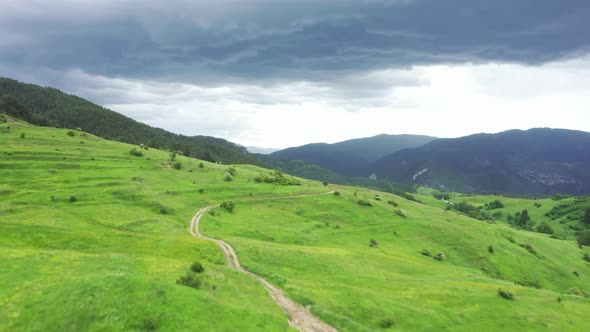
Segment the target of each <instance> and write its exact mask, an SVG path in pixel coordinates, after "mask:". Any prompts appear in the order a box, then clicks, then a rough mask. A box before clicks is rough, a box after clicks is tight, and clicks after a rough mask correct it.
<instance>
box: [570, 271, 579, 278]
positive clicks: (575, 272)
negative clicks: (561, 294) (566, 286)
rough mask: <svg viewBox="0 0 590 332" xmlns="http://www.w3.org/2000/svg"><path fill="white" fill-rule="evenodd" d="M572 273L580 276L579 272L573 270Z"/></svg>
mask: <svg viewBox="0 0 590 332" xmlns="http://www.w3.org/2000/svg"><path fill="white" fill-rule="evenodd" d="M572 274H573V275H575V276H576V277H580V274H579V273H578V271H574V272H572Z"/></svg>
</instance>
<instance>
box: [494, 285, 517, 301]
mask: <svg viewBox="0 0 590 332" xmlns="http://www.w3.org/2000/svg"><path fill="white" fill-rule="evenodd" d="M498 295H500V296H501V297H503V298H505V299H506V300H513V299H514V295H513V294H512V293H511V292H508V291H505V290H503V289H501V288H500V289H498Z"/></svg>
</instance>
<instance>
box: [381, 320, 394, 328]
mask: <svg viewBox="0 0 590 332" xmlns="http://www.w3.org/2000/svg"><path fill="white" fill-rule="evenodd" d="M394 326H395V322H394V321H393V319H391V318H385V319H382V320H380V321H379V327H381V328H383V329H389V328H392V327H394Z"/></svg>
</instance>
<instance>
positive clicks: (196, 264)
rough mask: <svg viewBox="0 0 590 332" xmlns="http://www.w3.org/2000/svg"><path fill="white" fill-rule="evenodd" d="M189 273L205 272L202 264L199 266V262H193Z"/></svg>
mask: <svg viewBox="0 0 590 332" xmlns="http://www.w3.org/2000/svg"><path fill="white" fill-rule="evenodd" d="M191 271H193V272H195V273H203V272H205V268H204V267H203V264H201V262H194V263H193V264H192V265H191Z"/></svg>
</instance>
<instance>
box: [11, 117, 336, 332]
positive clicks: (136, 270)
mask: <svg viewBox="0 0 590 332" xmlns="http://www.w3.org/2000/svg"><path fill="white" fill-rule="evenodd" d="M67 132H68V130H66V129H55V128H46V127H36V126H31V125H27V124H25V123H22V122H12V121H10V120H9V122H8V123H1V121H0V178H1V179H2V181H0V259H1V260H2V266H0V331H67V330H71V331H97V330H105V331H154V330H160V331H189V330H203V331H205V330H212V329H216V330H219V331H232V330H240V331H261V330H266V331H288V330H289V331H290V330H291V329H290V328H289V326H288V321H287V316H286V314H285V313H284V312H283V311H282V310H281V308H280V307H279V306H277V305H276V304H275V303H274V302H273V301H272V299H271V298H270V297H269V296H268V293H267V292H266V290H265V289H264V288H263V287H262V286H261V285H260V284H259V283H258V282H257V281H256V280H254V279H253V278H251V277H249V276H247V275H244V274H241V273H238V272H235V271H233V270H230V269H229V268H227V267H226V265H225V259H224V256H223V254H222V252H221V251H220V250H219V247H217V246H216V245H215V244H214V243H211V242H209V241H205V240H200V239H195V238H193V237H191V236H190V233H189V231H188V225H189V221H190V220H191V218H192V216H193V215H194V214H195V213H196V211H197V210H198V209H199V208H201V207H204V206H208V205H212V204H216V203H219V202H222V201H233V200H237V199H240V198H249V199H252V198H257V197H268V196H281V195H289V194H294V193H314V192H316V193H319V192H325V191H326V189H325V188H324V187H323V186H322V185H321V184H320V183H318V182H311V181H309V182H308V181H305V180H301V181H302V182H303V185H300V186H280V185H273V184H268V183H257V182H255V181H254V180H253V179H254V177H256V176H259V174H261V173H262V174H266V173H267V172H268V170H265V169H262V168H258V167H255V166H250V165H237V166H234V169H235V170H236V173H235V176H234V177H233V181H231V182H228V181H224V176H225V175H224V174H225V173H226V172H227V171H228V169H229V166H223V165H218V164H214V163H209V162H206V161H200V160H196V159H191V158H187V157H184V156H178V157H176V161H174V162H172V161H171V160H170V157H169V154H168V153H167V152H165V151H160V150H156V149H149V150H142V149H140V148H139V147H138V146H132V145H128V144H123V143H118V142H112V141H107V140H104V139H101V138H98V137H96V136H93V135H91V134H87V133H83V132H81V133H78V132H76V135H75V136H69V135H67ZM21 136H22V138H21ZM133 148H135V149H136V150H139V151H142V153H143V156H135V155H132V154H131V153H130V151H131V149H133ZM177 162H178V163H180V168H181V169H180V170H177V169H175V168H174V167H172V166H173V164H175V163H177ZM201 163H202V167H201ZM195 261H199V262H201V263H202V265H203V266H204V268H205V272H204V273H202V274H201V275H200V277H199V279H198V280H199V281H198V282H197V284H198V285H197V286H198V287H197V289H195V288H191V287H187V286H184V285H179V284H177V280H179V279H180V278H181V277H183V276H185V275H187V273H189V269H190V266H191V264H192V263H193V262H195Z"/></svg>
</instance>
